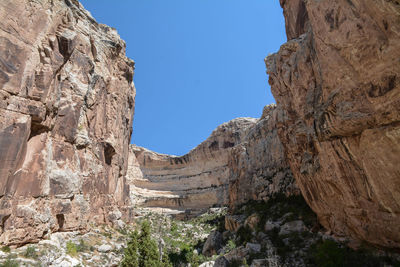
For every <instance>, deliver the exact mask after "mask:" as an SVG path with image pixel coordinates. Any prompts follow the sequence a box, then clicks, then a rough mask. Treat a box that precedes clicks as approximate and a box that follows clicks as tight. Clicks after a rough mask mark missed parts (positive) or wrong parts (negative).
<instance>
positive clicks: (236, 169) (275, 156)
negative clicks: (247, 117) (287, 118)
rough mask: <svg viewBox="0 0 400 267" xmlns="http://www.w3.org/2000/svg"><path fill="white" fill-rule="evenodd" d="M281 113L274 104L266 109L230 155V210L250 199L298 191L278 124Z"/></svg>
mask: <svg viewBox="0 0 400 267" xmlns="http://www.w3.org/2000/svg"><path fill="white" fill-rule="evenodd" d="M279 116H280V113H279V110H278V109H277V108H276V106H275V105H274V104H272V105H268V106H266V107H265V108H264V110H263V114H262V116H261V118H260V119H259V120H258V121H257V123H256V124H255V125H254V126H252V127H251V128H250V129H249V131H248V133H247V135H246V136H245V137H244V138H243V140H242V141H241V143H240V144H238V145H237V146H235V147H234V148H233V150H232V152H231V154H230V157H229V164H228V167H229V170H230V173H229V176H230V177H229V179H230V184H229V206H230V208H231V210H234V209H235V207H237V206H240V205H241V204H244V203H246V202H247V201H249V200H268V199H269V198H270V197H271V196H272V195H273V194H276V193H282V194H285V195H287V196H289V195H292V194H299V193H300V192H299V189H298V187H297V185H296V183H295V182H294V178H293V175H292V172H291V170H290V168H289V164H288V163H287V161H286V158H285V154H284V149H283V145H282V143H281V142H280V140H279V137H278V131H277V127H276V123H277V121H278V118H279Z"/></svg>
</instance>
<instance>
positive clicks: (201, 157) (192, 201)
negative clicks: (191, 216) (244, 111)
mask: <svg viewBox="0 0 400 267" xmlns="http://www.w3.org/2000/svg"><path fill="white" fill-rule="evenodd" d="M256 121H257V119H253V118H238V119H234V120H232V121H230V122H227V123H224V124H222V125H220V126H218V128H217V129H215V130H214V131H213V132H212V134H211V135H210V137H208V138H207V140H205V141H204V142H202V143H201V144H200V145H198V146H197V147H196V148H194V149H193V150H191V151H190V152H189V153H188V154H186V155H184V156H172V155H164V154H158V153H155V152H153V151H150V150H147V149H145V148H142V147H137V146H131V154H130V162H131V163H130V166H129V170H128V174H130V173H133V174H132V175H128V176H130V178H128V179H129V180H131V181H132V190H131V194H132V199H133V201H134V202H135V203H136V204H137V205H140V206H144V207H159V208H168V209H177V210H181V211H184V210H188V209H193V210H201V209H205V208H208V207H211V206H213V205H224V204H227V203H228V199H229V198H228V195H229V193H228V186H229V176H230V169H229V167H228V161H229V157H230V154H231V152H232V149H233V147H235V146H236V145H237V144H239V143H241V142H242V139H243V138H244V137H245V136H246V135H247V133H248V131H249V129H250V128H251V127H252V126H254V125H255V123H256ZM138 168H139V169H140V170H139V169H138Z"/></svg>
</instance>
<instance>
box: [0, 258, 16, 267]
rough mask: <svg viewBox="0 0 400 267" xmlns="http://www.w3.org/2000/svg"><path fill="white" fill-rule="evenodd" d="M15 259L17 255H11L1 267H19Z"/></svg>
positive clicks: (0, 264)
mask: <svg viewBox="0 0 400 267" xmlns="http://www.w3.org/2000/svg"><path fill="white" fill-rule="evenodd" d="M15 257H16V256H15V255H9V256H8V257H7V259H6V260H5V261H4V262H3V263H0V267H18V266H19V264H18V262H17V261H15V259H14V258H15Z"/></svg>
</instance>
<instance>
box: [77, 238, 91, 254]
mask: <svg viewBox="0 0 400 267" xmlns="http://www.w3.org/2000/svg"><path fill="white" fill-rule="evenodd" d="M88 250H90V246H89V245H88V244H86V243H85V241H84V240H83V239H82V238H81V239H80V240H79V244H78V245H76V251H77V252H85V251H88Z"/></svg>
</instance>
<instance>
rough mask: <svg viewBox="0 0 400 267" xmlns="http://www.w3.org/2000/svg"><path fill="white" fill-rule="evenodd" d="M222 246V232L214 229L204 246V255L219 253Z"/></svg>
mask: <svg viewBox="0 0 400 267" xmlns="http://www.w3.org/2000/svg"><path fill="white" fill-rule="evenodd" d="M221 248H222V234H221V233H220V232H218V231H212V232H211V233H210V235H209V236H208V238H207V240H206V243H205V244H204V246H203V251H202V253H203V255H205V256H207V257H211V256H212V255H216V254H218V252H219V250H220V249H221Z"/></svg>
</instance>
